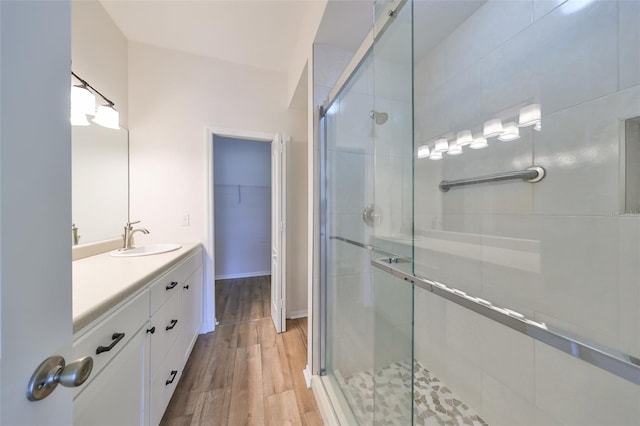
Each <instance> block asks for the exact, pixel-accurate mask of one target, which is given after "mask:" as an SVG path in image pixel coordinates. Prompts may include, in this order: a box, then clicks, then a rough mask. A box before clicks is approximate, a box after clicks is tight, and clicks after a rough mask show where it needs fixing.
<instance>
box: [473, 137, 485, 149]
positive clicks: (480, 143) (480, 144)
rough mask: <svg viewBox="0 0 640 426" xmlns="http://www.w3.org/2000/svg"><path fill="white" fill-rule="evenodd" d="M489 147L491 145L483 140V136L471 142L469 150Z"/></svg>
mask: <svg viewBox="0 0 640 426" xmlns="http://www.w3.org/2000/svg"><path fill="white" fill-rule="evenodd" d="M488 146H489V144H488V143H487V139H485V138H483V137H482V136H478V137H476V138H475V139H474V140H473V142H471V143H470V144H469V148H471V149H482V148H486V147H488Z"/></svg>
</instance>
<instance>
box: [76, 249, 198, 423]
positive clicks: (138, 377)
mask: <svg viewBox="0 0 640 426" xmlns="http://www.w3.org/2000/svg"><path fill="white" fill-rule="evenodd" d="M202 272H203V269H202V250H201V249H200V248H198V249H197V250H194V251H192V252H191V253H190V254H189V255H187V256H186V257H185V258H183V259H181V260H180V261H178V262H177V264H176V265H175V266H173V267H172V268H170V269H169V270H168V271H167V272H165V273H164V274H162V275H161V276H160V277H158V278H155V279H152V281H151V282H149V283H147V284H146V285H145V286H143V288H142V289H141V290H138V292H137V293H136V294H135V295H132V296H130V297H129V298H128V299H126V300H124V301H123V302H121V303H120V304H119V305H118V306H117V307H115V308H113V309H112V310H111V311H109V312H107V313H105V314H104V315H102V316H101V317H100V319H98V320H96V321H95V322H94V323H91V324H89V325H88V326H86V327H85V328H83V329H82V330H80V331H79V332H78V333H77V334H76V336H75V338H74V344H73V353H74V356H75V357H76V358H79V357H82V356H86V355H91V356H92V357H93V359H94V368H93V371H92V373H91V377H90V379H89V381H88V382H87V383H85V384H84V385H82V386H80V387H79V388H77V390H76V391H75V398H74V424H76V425H83V426H84V425H145V426H146V425H157V424H158V423H160V420H161V419H162V416H163V415H164V411H165V410H166V407H167V405H168V403H169V400H170V399H171V396H172V395H173V392H174V390H175V388H176V385H177V384H178V381H179V380H180V377H181V374H182V370H183V369H184V365H185V363H186V361H187V359H188V357H189V354H190V353H191V349H192V348H193V344H194V343H195V340H196V338H197V335H198V332H199V330H200V327H201V325H202V320H203V299H202V294H203V288H202V287H203V274H202ZM99 348H100V349H99ZM97 352H100V353H97Z"/></svg>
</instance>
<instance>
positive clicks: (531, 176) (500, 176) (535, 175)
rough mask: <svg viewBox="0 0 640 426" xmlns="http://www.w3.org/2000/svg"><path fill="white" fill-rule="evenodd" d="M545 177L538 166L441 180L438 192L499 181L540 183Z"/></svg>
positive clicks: (543, 171)
mask: <svg viewBox="0 0 640 426" xmlns="http://www.w3.org/2000/svg"><path fill="white" fill-rule="evenodd" d="M544 175H545V170H544V168H543V167H540V166H531V167H529V168H528V169H525V170H513V171H510V172H502V173H495V174H492V175H485V176H477V177H472V178H466V179H456V180H443V181H441V182H440V191H442V192H447V191H448V190H449V189H451V188H453V187H455V186H464V185H474V184H478V183H487V182H498V181H501V180H511V179H522V180H524V181H525V182H529V183H535V182H540V181H541V180H542V179H543V178H544Z"/></svg>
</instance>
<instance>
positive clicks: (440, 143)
mask: <svg viewBox="0 0 640 426" xmlns="http://www.w3.org/2000/svg"><path fill="white" fill-rule="evenodd" d="M447 151H449V141H448V140H446V139H438V140H437V141H436V146H435V147H434V148H433V152H437V153H440V154H442V153H443V152H447Z"/></svg>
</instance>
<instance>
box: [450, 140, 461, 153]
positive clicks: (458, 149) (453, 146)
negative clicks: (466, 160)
mask: <svg viewBox="0 0 640 426" xmlns="http://www.w3.org/2000/svg"><path fill="white" fill-rule="evenodd" d="M447 154H448V155H460V154H462V145H460V144H459V143H457V142H456V143H454V144H451V146H450V147H449V151H447Z"/></svg>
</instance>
